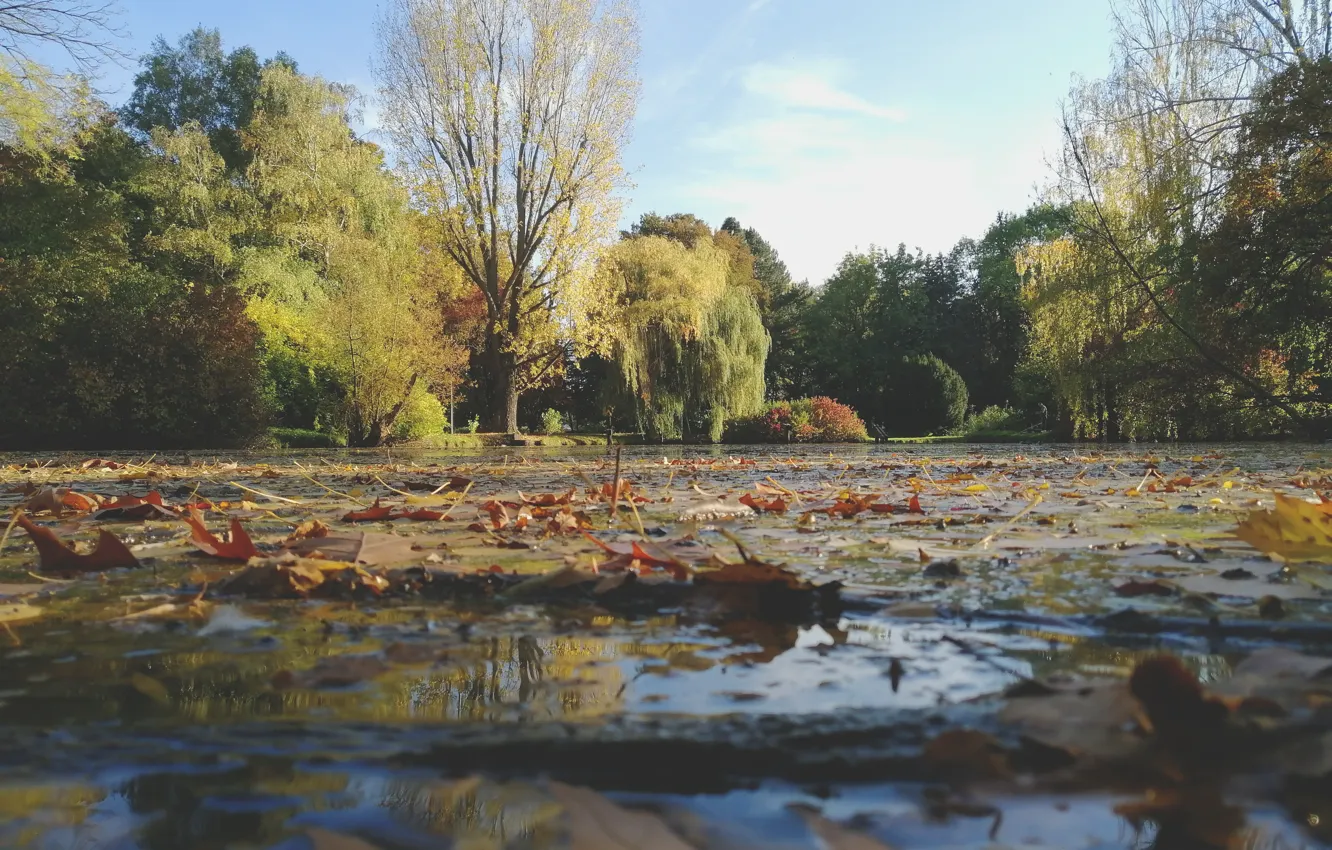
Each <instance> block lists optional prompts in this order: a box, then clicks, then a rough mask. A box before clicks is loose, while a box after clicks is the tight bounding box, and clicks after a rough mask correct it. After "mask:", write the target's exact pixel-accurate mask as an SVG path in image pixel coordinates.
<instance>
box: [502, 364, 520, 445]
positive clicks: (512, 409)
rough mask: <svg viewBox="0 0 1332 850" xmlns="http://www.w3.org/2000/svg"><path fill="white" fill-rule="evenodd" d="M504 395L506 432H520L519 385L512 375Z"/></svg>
mask: <svg viewBox="0 0 1332 850" xmlns="http://www.w3.org/2000/svg"><path fill="white" fill-rule="evenodd" d="M506 383H507V384H508V387H507V388H506V392H505V397H504V433H506V434H517V433H518V386H517V383H516V382H515V381H514V380H513V378H512V377H511V378H510V379H509V380H508V381H507V382H506Z"/></svg>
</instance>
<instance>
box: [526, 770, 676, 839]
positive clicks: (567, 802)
mask: <svg viewBox="0 0 1332 850" xmlns="http://www.w3.org/2000/svg"><path fill="white" fill-rule="evenodd" d="M546 790H547V792H548V793H549V794H550V796H551V798H552V799H553V800H554V801H555V802H557V803H559V804H560V806H561V807H562V808H563V809H564V816H565V822H566V823H567V825H568V829H569V850H697V848H694V847H691V846H690V845H688V844H686V843H685V842H684V840H683V839H681V838H680V837H679V836H678V835H676V834H675V833H674V832H672V831H671V830H670V827H668V826H667V825H666V823H665V822H664V821H663V820H662V819H661V818H659V817H657V816H656V815H654V814H651V813H649V812H637V811H633V810H630V809H626V808H623V807H622V806H619V805H617V804H616V803H613V802H611V801H610V800H608V799H606V798H605V797H603V796H602V795H601V794H598V793H597V792H596V791H593V790H591V789H588V788H577V787H575V786H573V785H565V784H564V783H562V782H550V783H548V784H547V785H546Z"/></svg>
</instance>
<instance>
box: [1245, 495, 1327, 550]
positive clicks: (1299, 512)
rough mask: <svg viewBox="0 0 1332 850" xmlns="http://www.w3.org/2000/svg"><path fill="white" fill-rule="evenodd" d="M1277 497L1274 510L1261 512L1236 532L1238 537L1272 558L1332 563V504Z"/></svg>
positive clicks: (1247, 520) (1251, 516)
mask: <svg viewBox="0 0 1332 850" xmlns="http://www.w3.org/2000/svg"><path fill="white" fill-rule="evenodd" d="M1274 495H1275V496H1276V506H1275V509H1274V510H1270V511H1268V510H1258V511H1253V512H1252V513H1250V514H1249V518H1248V519H1246V520H1245V521H1244V522H1241V523H1240V524H1239V528H1237V529H1235V536H1236V537H1238V538H1239V539H1240V540H1243V541H1244V542H1245V543H1248V544H1249V545H1250V546H1252V547H1254V548H1255V549H1258V550H1260V551H1263V552H1266V553H1267V554H1269V555H1276V556H1278V557H1280V558H1284V559H1286V560H1288V561H1326V562H1328V563H1332V503H1329V502H1325V503H1323V504H1321V505H1315V504H1313V503H1311V502H1306V501H1304V500H1303V499H1296V498H1293V497H1291V496H1283V495H1281V494H1280V493H1276V494H1274Z"/></svg>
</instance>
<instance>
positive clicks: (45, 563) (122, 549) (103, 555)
mask: <svg viewBox="0 0 1332 850" xmlns="http://www.w3.org/2000/svg"><path fill="white" fill-rule="evenodd" d="M18 524H19V525H20V526H21V527H22V528H23V530H24V531H26V532H28V536H29V537H31V538H32V542H33V543H34V544H35V545H36V546H37V559H38V563H39V565H40V568H41V570H42V572H48V573H87V572H97V571H100V570H114V569H118V568H121V567H137V566H138V565H139V559H138V558H136V557H134V553H133V552H131V551H130V550H129V547H128V546H126V545H125V544H124V543H122V542H121V541H120V538H118V537H116V536H115V535H114V534H112V533H111V532H109V531H105V530H102V531H99V532H98V533H97V546H96V547H95V548H94V549H93V551H92V552H91V553H90V554H87V555H83V554H80V553H78V552H76V551H74V550H73V549H71V548H70V547H69V546H68V545H66V544H65V542H64V541H62V540H61V539H60V538H59V537H57V536H56V533H55V532H54V531H52V530H51V529H49V528H43V527H42V526H40V525H38V524H37V523H35V522H33V521H32V520H30V519H28V518H27V517H26V516H24V515H22V514H20V515H19V517H18Z"/></svg>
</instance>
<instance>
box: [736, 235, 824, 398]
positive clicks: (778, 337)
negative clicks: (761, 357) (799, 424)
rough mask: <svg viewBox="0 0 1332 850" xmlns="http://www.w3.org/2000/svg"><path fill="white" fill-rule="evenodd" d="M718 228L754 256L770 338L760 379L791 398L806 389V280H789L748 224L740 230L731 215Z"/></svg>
mask: <svg viewBox="0 0 1332 850" xmlns="http://www.w3.org/2000/svg"><path fill="white" fill-rule="evenodd" d="M721 231H722V232H723V233H728V234H732V235H734V236H737V237H739V238H742V239H743V240H744V241H745V245H746V246H748V248H749V253H750V255H751V256H752V257H753V269H754V272H753V274H754V280H755V281H756V283H757V295H756V299H755V300H756V302H757V304H758V307H759V313H760V315H761V316H762V318H763V327H764V328H766V329H767V331H768V336H769V337H771V339H772V350H771V351H770V352H769V353H768V359H767V363H766V365H765V367H764V373H765V374H764V383H765V384H766V385H767V389H768V394H769V395H770V396H771V397H772V398H778V399H792V398H798V397H800V396H801V395H802V394H805V393H807V392H810V391H811V388H812V387H813V386H814V378H813V375H812V374H811V373H810V362H809V352H808V350H807V346H808V344H807V342H806V340H805V337H804V321H805V313H806V311H807V310H808V309H809V307H810V305H811V304H812V303H813V301H814V290H813V288H811V287H810V285H809V284H808V283H806V282H796V281H793V280H791V272H790V271H789V270H788V269H787V267H786V263H784V262H782V259H781V257H780V256H778V254H777V251H776V249H775V248H773V247H772V245H770V244H769V243H768V242H767V240H765V239H764V238H763V237H762V236H761V235H760V234H759V232H758V231H757V230H755V229H754V228H752V227H748V228H742V227H741V226H740V222H739V221H737V220H736V219H735V218H728V219H726V221H724V222H722V226H721Z"/></svg>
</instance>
